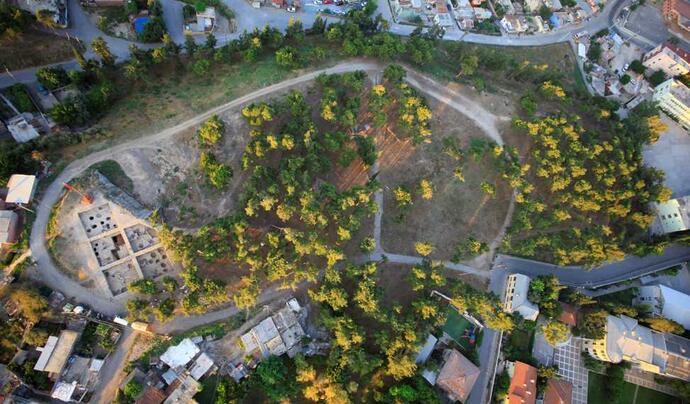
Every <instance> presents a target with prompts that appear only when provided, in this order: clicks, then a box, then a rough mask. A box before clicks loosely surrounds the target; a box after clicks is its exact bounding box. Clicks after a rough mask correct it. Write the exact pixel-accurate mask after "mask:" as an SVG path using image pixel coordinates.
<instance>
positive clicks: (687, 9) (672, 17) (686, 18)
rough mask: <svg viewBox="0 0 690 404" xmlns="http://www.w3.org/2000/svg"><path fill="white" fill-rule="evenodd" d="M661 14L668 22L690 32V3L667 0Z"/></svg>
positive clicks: (684, 0) (680, 0) (681, 0)
mask: <svg viewBox="0 0 690 404" xmlns="http://www.w3.org/2000/svg"><path fill="white" fill-rule="evenodd" d="M661 12H662V14H663V15H664V19H666V21H668V22H671V23H673V24H677V25H678V27H680V28H681V29H682V30H685V31H690V2H688V1H687V0H665V1H664V4H663V6H662V9H661Z"/></svg>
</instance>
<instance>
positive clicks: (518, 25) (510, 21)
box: [500, 15, 527, 34]
mask: <svg viewBox="0 0 690 404" xmlns="http://www.w3.org/2000/svg"><path fill="white" fill-rule="evenodd" d="M500 24H501V27H503V29H504V30H505V31H506V32H508V33H510V34H517V33H521V32H525V31H527V24H523V22H522V20H521V19H520V17H518V16H515V15H506V16H504V17H503V19H501V22H500Z"/></svg>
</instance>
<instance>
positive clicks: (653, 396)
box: [587, 372, 679, 404]
mask: <svg viewBox="0 0 690 404" xmlns="http://www.w3.org/2000/svg"><path fill="white" fill-rule="evenodd" d="M606 382H607V381H606V377H605V376H604V375H600V374H598V373H593V372H589V381H588V388H587V403H588V404H672V403H678V402H679V399H678V398H676V397H671V396H669V395H667V394H664V393H660V392H658V391H656V390H651V389H648V388H645V387H641V386H636V385H634V384H632V383H627V382H626V383H625V390H623V394H622V396H621V397H618V398H617V399H616V398H614V397H611V396H610V395H609V394H608V393H607V392H606ZM636 388H637V397H635V389H636Z"/></svg>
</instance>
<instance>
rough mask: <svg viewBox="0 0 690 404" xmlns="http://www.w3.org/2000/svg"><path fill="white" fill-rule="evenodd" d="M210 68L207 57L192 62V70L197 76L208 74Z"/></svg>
mask: <svg viewBox="0 0 690 404" xmlns="http://www.w3.org/2000/svg"><path fill="white" fill-rule="evenodd" d="M210 69H211V62H210V61H209V60H208V59H199V60H197V61H196V62H194V63H193V64H192V71H193V72H194V74H196V75H197V76H199V77H203V76H205V75H206V74H208V72H209V70H210Z"/></svg>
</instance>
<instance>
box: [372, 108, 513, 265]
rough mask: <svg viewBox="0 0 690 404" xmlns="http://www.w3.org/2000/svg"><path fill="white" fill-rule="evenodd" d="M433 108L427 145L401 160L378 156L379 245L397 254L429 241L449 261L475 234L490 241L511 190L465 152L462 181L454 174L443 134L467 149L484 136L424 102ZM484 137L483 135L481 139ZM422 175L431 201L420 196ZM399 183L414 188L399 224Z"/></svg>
mask: <svg viewBox="0 0 690 404" xmlns="http://www.w3.org/2000/svg"><path fill="white" fill-rule="evenodd" d="M428 101H429V103H430V106H431V107H432V108H433V113H434V119H433V122H432V125H431V128H432V131H433V135H432V142H431V143H430V144H425V145H419V146H417V147H415V148H414V149H413V152H412V153H411V154H408V155H405V154H401V155H400V156H399V158H391V157H390V156H386V152H385V149H384V151H383V153H382V156H381V162H382V164H381V167H380V175H379V180H380V181H381V182H382V184H383V189H384V215H383V222H382V244H383V248H384V250H386V251H388V252H395V253H399V254H408V255H411V254H415V251H414V243H415V242H417V241H427V242H431V243H432V244H433V245H434V246H435V247H436V250H435V252H434V254H433V255H432V257H433V258H437V259H449V258H451V256H452V255H453V250H454V246H455V244H456V243H457V242H458V241H460V240H463V239H465V238H466V237H469V236H473V237H475V238H477V239H479V240H481V241H484V242H487V243H488V242H490V241H491V240H493V239H494V238H495V237H496V235H497V234H498V233H499V230H500V228H501V225H502V224H503V221H504V219H505V215H506V213H507V211H508V205H509V202H510V198H511V190H510V187H509V186H508V184H507V183H506V182H505V181H503V180H502V179H500V178H499V174H498V173H497V171H496V169H495V168H494V167H493V164H492V163H491V161H489V159H488V158H485V159H483V160H482V161H480V162H475V161H474V160H472V159H471V158H470V157H469V156H466V158H465V163H464V164H463V175H464V177H465V182H460V181H459V180H457V179H456V178H455V177H454V176H453V171H454V169H455V168H456V167H457V162H456V161H455V160H453V159H452V158H450V157H449V156H447V155H446V154H444V153H443V151H442V149H443V144H442V141H443V139H444V138H445V137H452V138H455V139H456V140H457V143H458V145H459V146H460V147H461V148H463V149H466V148H467V146H468V144H469V142H470V139H471V138H473V137H483V135H482V131H481V130H480V129H479V128H477V127H476V126H475V125H474V124H473V123H472V121H470V120H469V119H468V118H467V117H465V116H464V115H462V114H460V113H458V112H457V111H455V110H453V109H451V108H448V107H447V106H446V105H445V104H443V103H439V102H435V101H434V100H432V99H429V100H428ZM484 138H485V139H486V137H484ZM422 179H427V180H430V181H431V182H432V183H433V185H434V188H435V191H434V196H433V198H432V199H431V200H424V199H422V198H421V197H420V196H419V192H418V190H417V189H418V187H419V182H420V181H421V180H422ZM482 181H487V182H489V183H491V184H494V185H495V186H496V195H495V196H494V197H493V198H492V197H489V196H487V195H486V194H485V193H484V192H483V191H482V190H481V189H480V187H479V185H480V183H481V182H482ZM399 185H402V186H404V187H406V188H407V189H409V190H411V191H413V193H414V194H415V196H414V198H413V205H412V207H411V209H410V210H409V211H408V212H407V213H406V215H405V217H404V219H403V220H402V222H398V221H397V220H396V217H397V216H398V215H399V213H400V211H399V209H398V208H397V205H396V202H395V200H394V198H393V192H392V190H393V188H395V187H397V186H399Z"/></svg>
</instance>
